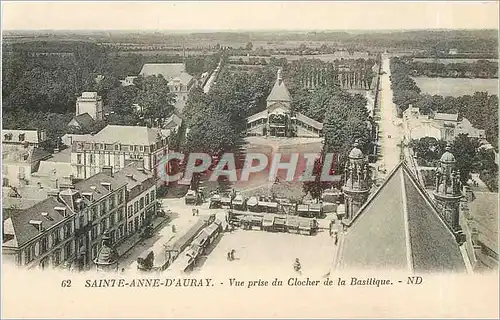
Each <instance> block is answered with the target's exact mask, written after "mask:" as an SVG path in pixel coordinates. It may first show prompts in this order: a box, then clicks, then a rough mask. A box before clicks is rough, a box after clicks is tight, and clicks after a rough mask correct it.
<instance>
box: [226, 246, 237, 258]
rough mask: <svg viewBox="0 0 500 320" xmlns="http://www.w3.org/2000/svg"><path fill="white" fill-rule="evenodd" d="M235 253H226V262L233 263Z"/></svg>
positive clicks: (232, 251)
mask: <svg viewBox="0 0 500 320" xmlns="http://www.w3.org/2000/svg"><path fill="white" fill-rule="evenodd" d="M235 253H236V250H234V249H232V250H231V251H228V252H227V260H228V261H233V260H234V259H235V257H234V254H235Z"/></svg>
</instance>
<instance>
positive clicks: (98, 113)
mask: <svg viewBox="0 0 500 320" xmlns="http://www.w3.org/2000/svg"><path fill="white" fill-rule="evenodd" d="M103 109H104V107H103V101H102V97H100V96H98V95H97V92H83V93H82V95H81V96H80V97H78V98H77V99H76V114H75V115H76V116H79V115H81V114H85V113H88V114H89V115H90V116H91V117H92V119H94V120H95V121H101V120H102V119H103V113H104V112H103Z"/></svg>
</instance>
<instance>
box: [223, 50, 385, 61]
mask: <svg viewBox="0 0 500 320" xmlns="http://www.w3.org/2000/svg"><path fill="white" fill-rule="evenodd" d="M272 57H275V58H277V59H279V58H286V59H287V60H288V61H294V60H300V59H319V60H321V61H325V62H329V61H334V60H340V59H360V58H363V59H369V58H372V59H375V58H376V57H375V56H373V55H369V54H368V53H367V52H355V53H353V54H352V55H350V54H349V53H348V52H345V51H337V52H335V53H331V54H317V55H304V56H299V55H287V54H278V55H272ZM240 58H241V59H242V60H243V61H246V62H248V61H249V60H250V58H258V59H262V58H264V59H266V61H269V60H270V59H271V57H258V56H248V57H247V56H231V57H230V58H229V59H230V60H232V61H237V60H239V59H240Z"/></svg>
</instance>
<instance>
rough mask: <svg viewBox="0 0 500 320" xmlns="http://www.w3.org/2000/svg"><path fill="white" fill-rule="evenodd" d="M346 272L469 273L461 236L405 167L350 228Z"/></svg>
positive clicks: (343, 262)
mask: <svg viewBox="0 0 500 320" xmlns="http://www.w3.org/2000/svg"><path fill="white" fill-rule="evenodd" d="M348 225H350V228H349V229H348V231H347V233H346V234H345V236H344V239H343V241H342V243H341V248H340V249H339V256H338V260H337V265H338V267H339V268H341V269H347V268H348V269H363V268H369V269H372V270H374V269H392V270H401V271H410V272H449V271H454V272H465V271H466V267H465V262H464V258H463V256H462V254H461V252H460V248H459V246H458V243H457V241H456V239H455V236H454V234H453V232H452V231H451V229H450V228H449V227H448V225H446V224H445V222H444V221H443V220H442V219H441V217H440V216H439V214H438V212H437V210H436V208H435V206H434V205H433V203H432V202H431V199H430V198H429V197H428V195H427V194H426V193H425V190H423V188H422V187H421V186H420V185H419V183H418V181H417V180H416V179H415V178H414V177H413V175H412V173H411V172H410V171H409V169H408V168H407V166H406V164H405V163H404V162H401V163H399V165H398V166H396V168H395V169H394V170H393V171H392V172H391V174H390V175H389V176H388V178H387V180H386V181H385V182H384V184H383V185H382V186H381V187H380V188H379V189H378V190H377V191H376V192H375V193H374V194H372V196H371V197H370V198H369V199H368V201H367V202H366V203H365V204H364V205H363V207H362V208H361V209H360V210H359V212H358V213H357V214H356V216H355V217H354V218H353V220H352V221H351V223H349V224H348Z"/></svg>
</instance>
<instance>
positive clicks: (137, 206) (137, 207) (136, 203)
mask: <svg viewBox="0 0 500 320" xmlns="http://www.w3.org/2000/svg"><path fill="white" fill-rule="evenodd" d="M138 211H139V202H138V201H136V202H135V203H134V214H135V213H137V212H138Z"/></svg>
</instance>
